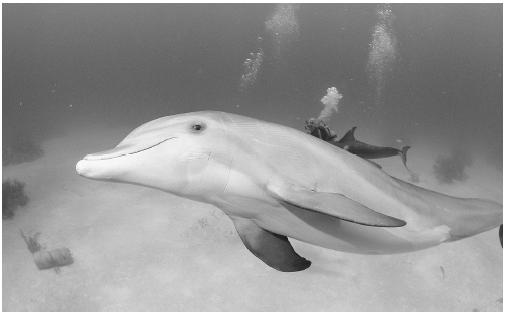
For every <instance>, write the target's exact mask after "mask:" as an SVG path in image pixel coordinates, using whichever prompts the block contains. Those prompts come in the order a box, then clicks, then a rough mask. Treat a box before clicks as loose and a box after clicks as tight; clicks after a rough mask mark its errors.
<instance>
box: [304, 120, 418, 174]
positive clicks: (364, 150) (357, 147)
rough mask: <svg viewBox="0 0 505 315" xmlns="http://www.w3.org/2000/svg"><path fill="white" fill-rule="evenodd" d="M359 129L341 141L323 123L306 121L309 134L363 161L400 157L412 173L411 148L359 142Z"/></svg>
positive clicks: (350, 131)
mask: <svg viewBox="0 0 505 315" xmlns="http://www.w3.org/2000/svg"><path fill="white" fill-rule="evenodd" d="M356 128H357V127H352V128H351V129H350V130H349V131H348V132H347V133H346V134H345V135H344V136H343V137H342V138H341V139H340V140H338V139H337V134H336V133H335V132H334V131H332V130H331V129H330V128H329V127H328V126H327V125H326V124H325V123H324V122H323V121H321V120H317V119H314V118H311V119H309V120H307V121H305V129H306V130H307V132H308V133H310V134H311V135H313V136H314V137H317V138H319V139H322V140H324V141H327V142H329V143H331V144H333V145H336V146H337V147H339V148H342V149H344V150H347V151H349V152H351V153H353V154H356V155H357V156H359V157H361V158H363V159H367V160H370V159H382V158H387V157H393V156H400V157H401V159H402V162H403V165H404V166H405V168H406V169H407V170H408V171H409V172H410V173H411V174H413V173H412V172H411V170H410V169H409V168H408V167H407V150H408V149H410V146H404V147H402V148H401V149H397V148H393V147H383V146H377V145H371V144H368V143H365V142H362V141H359V140H357V139H356V138H355V137H354V132H355V131H356ZM370 162H371V163H373V164H374V165H376V166H377V167H381V166H380V165H379V164H377V163H374V162H372V161H370Z"/></svg>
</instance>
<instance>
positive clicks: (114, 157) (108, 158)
mask: <svg viewBox="0 0 505 315" xmlns="http://www.w3.org/2000/svg"><path fill="white" fill-rule="evenodd" d="M175 138H177V137H170V138H167V139H165V140H162V141H160V142H158V143H156V144H153V145H151V146H149V147H147V148H143V149H140V150H137V151H133V152H128V153H123V154H121V155H117V156H112V157H104V158H101V159H96V160H112V159H117V158H120V157H122V156H126V155H130V154H135V153H139V152H142V151H145V150H149V149H151V148H154V147H155V146H157V145H160V144H162V143H163V142H165V141H168V140H171V139H175ZM84 159H85V160H86V158H84ZM94 160H95V159H94Z"/></svg>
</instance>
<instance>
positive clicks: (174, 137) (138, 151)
mask: <svg viewBox="0 0 505 315" xmlns="http://www.w3.org/2000/svg"><path fill="white" fill-rule="evenodd" d="M174 138H175V137H171V138H167V139H165V140H163V141H160V142H158V143H156V144H153V145H152V146H150V147H147V148H144V149H140V150H137V151H134V152H130V153H125V154H123V155H128V154H135V153H139V152H142V151H145V150H149V149H151V148H153V147H155V146H157V145H160V144H162V143H163V142H165V141H168V140H171V139H174Z"/></svg>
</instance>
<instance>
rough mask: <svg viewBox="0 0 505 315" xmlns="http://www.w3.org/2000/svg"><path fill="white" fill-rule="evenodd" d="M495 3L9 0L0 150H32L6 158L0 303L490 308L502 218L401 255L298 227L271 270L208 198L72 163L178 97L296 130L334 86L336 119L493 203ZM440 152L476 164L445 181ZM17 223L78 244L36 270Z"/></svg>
mask: <svg viewBox="0 0 505 315" xmlns="http://www.w3.org/2000/svg"><path fill="white" fill-rule="evenodd" d="M502 18H503V14H502V5H501V4H445V5H438V4H392V5H389V6H388V5H377V4H324V5H323V4H319V5H311V4H301V5H289V4H285V5H281V6H278V5H275V4H219V5H216V4H151V5H139V4H137V5H135V4H129V5H125V4H115V5H97V4H54V5H53V4H51V5H49V4H46V5H35V4H4V5H3V52H2V53H3V87H2V88H3V100H2V103H3V105H2V113H3V119H2V123H3V127H2V130H3V143H4V147H3V149H4V150H5V148H6V146H11V145H12V144H15V143H16V142H18V141H19V139H20V137H22V138H23V139H26V138H29V139H33V141H35V143H37V144H40V146H41V147H42V148H43V149H44V156H43V157H42V158H40V159H37V160H35V161H31V162H25V163H22V164H12V165H8V166H5V167H4V168H3V172H4V179H6V178H10V179H18V180H20V181H23V182H25V183H26V191H27V195H28V197H29V198H30V201H29V203H28V204H27V205H26V206H24V207H21V208H20V209H18V210H17V211H16V213H15V215H14V217H13V218H12V219H4V222H3V309H4V310H243V311H247V310H327V311H332V310H383V311H390V310H421V311H422V310H434V311H436V310H473V309H478V310H501V309H502V295H503V294H502V286H503V285H502V281H501V279H502V271H501V268H502V251H501V248H500V247H499V243H498V237H497V231H490V232H489V233H485V234H483V235H480V236H477V237H475V238H472V239H469V240H464V241H460V242H458V243H451V244H444V245H442V246H439V247H437V248H434V249H430V250H426V251H421V252H416V253H412V254H406V255H400V256H380V257H369V256H359V255H358V256H356V255H349V254H343V253H338V252H334V251H327V250H322V249H319V248H316V247H314V246H310V245H304V244H301V243H296V244H298V245H297V246H299V247H298V248H300V249H301V251H305V253H306V255H307V256H311V258H312V259H311V260H312V261H313V262H314V265H313V267H312V268H313V269H312V271H311V269H309V270H307V271H306V272H305V273H299V274H280V273H277V272H275V271H272V270H271V269H269V268H268V267H266V266H264V265H262V264H261V262H258V261H257V259H256V258H255V257H254V256H252V255H251V254H250V253H249V252H247V251H246V250H245V249H244V248H243V246H242V244H241V243H240V241H239V239H238V236H237V235H233V233H235V232H234V231H233V227H232V226H231V225H230V223H229V222H228V221H226V219H225V218H223V217H222V216H221V215H220V214H219V213H218V212H214V211H217V210H215V209H213V208H211V207H209V206H204V205H199V204H195V203H191V202H189V201H185V200H183V199H179V198H176V197H173V196H170V195H167V194H163V193H161V192H156V191H151V190H148V189H145V188H138V187H134V186H125V185H114V184H104V183H98V182H90V181H87V180H85V179H83V178H79V177H77V175H75V171H74V165H75V162H76V161H77V160H79V159H80V158H81V157H82V156H83V155H84V154H86V153H90V152H93V151H99V150H102V149H107V148H110V147H112V146H114V145H116V144H117V142H118V141H119V140H121V139H122V137H124V136H125V135H126V134H127V133H128V132H129V131H130V130H131V129H133V128H135V127H136V126H138V125H139V124H141V123H143V122H146V121H149V120H151V119H154V118H157V117H160V116H165V115H171V114H176V113H182V112H189V111H197V110H208V109H212V110H221V111H227V112H234V113H239V114H242V115H247V116H251V117H255V118H259V119H265V120H268V121H274V122H277V123H281V124H285V125H288V126H291V127H294V128H297V129H303V126H304V121H305V120H306V119H308V118H310V117H317V116H318V115H319V114H320V112H321V110H322V109H323V106H322V104H321V101H320V100H321V98H322V97H323V96H324V95H325V94H326V93H327V89H328V88H330V87H336V88H337V89H338V91H339V93H341V94H342V95H343V98H342V99H341V100H340V102H339V104H338V113H335V112H333V113H332V116H331V117H330V118H329V119H328V122H329V125H330V127H331V128H332V129H334V130H335V131H336V132H337V134H338V135H339V136H341V135H343V134H344V132H345V131H347V130H348V129H349V128H350V127H352V126H358V129H357V136H358V138H359V139H360V140H363V141H367V142H370V143H374V144H380V145H392V146H396V147H399V146H402V145H406V144H408V145H411V146H412V149H411V151H410V152H409V166H410V167H411V168H412V169H413V170H414V171H416V172H417V173H418V174H419V175H420V182H419V183H418V184H419V185H422V186H425V187H428V188H430V189H435V190H439V191H442V192H445V193H451V194H453V195H458V196H462V197H466V196H471V197H485V198H490V199H494V200H497V201H500V202H501V199H502V125H503V121H502V97H503V95H502V93H503V91H502V84H503V83H502V82H503V81H502V64H503V63H502V56H503V42H502ZM251 53H252V54H251ZM247 58H249V61H247ZM244 63H246V65H245V64H244ZM247 64H248V65H249V66H247ZM452 152H459V154H460V155H463V156H471V160H472V163H469V165H464V166H462V168H463V170H461V171H462V172H464V173H465V176H463V177H462V178H459V180H458V179H457V180H455V181H453V182H452V183H443V182H440V181H439V179H440V178H441V177H440V176H437V175H440V174H437V173H436V172H435V168H434V164H435V163H436V161H437V159H439V158H440V157H441V156H445V157H447V156H450V155H451V153H452ZM4 160H5V156H4ZM378 162H379V163H381V164H383V166H384V168H385V170H386V171H387V172H389V173H391V174H392V175H395V176H398V177H400V178H403V179H408V176H407V174H406V173H405V171H404V169H402V168H401V167H402V166H401V163H400V161H399V159H396V158H392V159H386V160H378ZM455 163H456V164H457V161H456V162H455ZM18 229H23V230H32V231H34V232H35V231H38V232H41V235H42V236H41V237H42V240H43V241H45V242H46V243H47V245H48V247H57V246H58V245H61V246H68V247H70V248H71V250H72V251H73V253H74V256H75V263H74V264H73V265H71V266H69V267H63V268H62V270H61V272H60V273H58V274H57V273H54V272H48V271H38V270H37V269H36V267H35V265H34V264H33V261H32V257H31V255H30V253H29V252H28V251H27V249H26V247H25V244H24V243H23V240H22V239H21V238H20V236H19V232H18ZM491 232H492V233H491ZM139 235H140V236H139ZM318 260H319V261H318ZM442 275H443V276H442ZM363 292H365V293H366V294H363ZM475 292H478V293H475ZM500 299H501V302H500Z"/></svg>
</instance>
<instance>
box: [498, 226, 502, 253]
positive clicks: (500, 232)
mask: <svg viewBox="0 0 505 315" xmlns="http://www.w3.org/2000/svg"><path fill="white" fill-rule="evenodd" d="M498 236H499V237H500V244H501V247H502V248H503V224H501V225H500V231H499V232H498Z"/></svg>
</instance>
